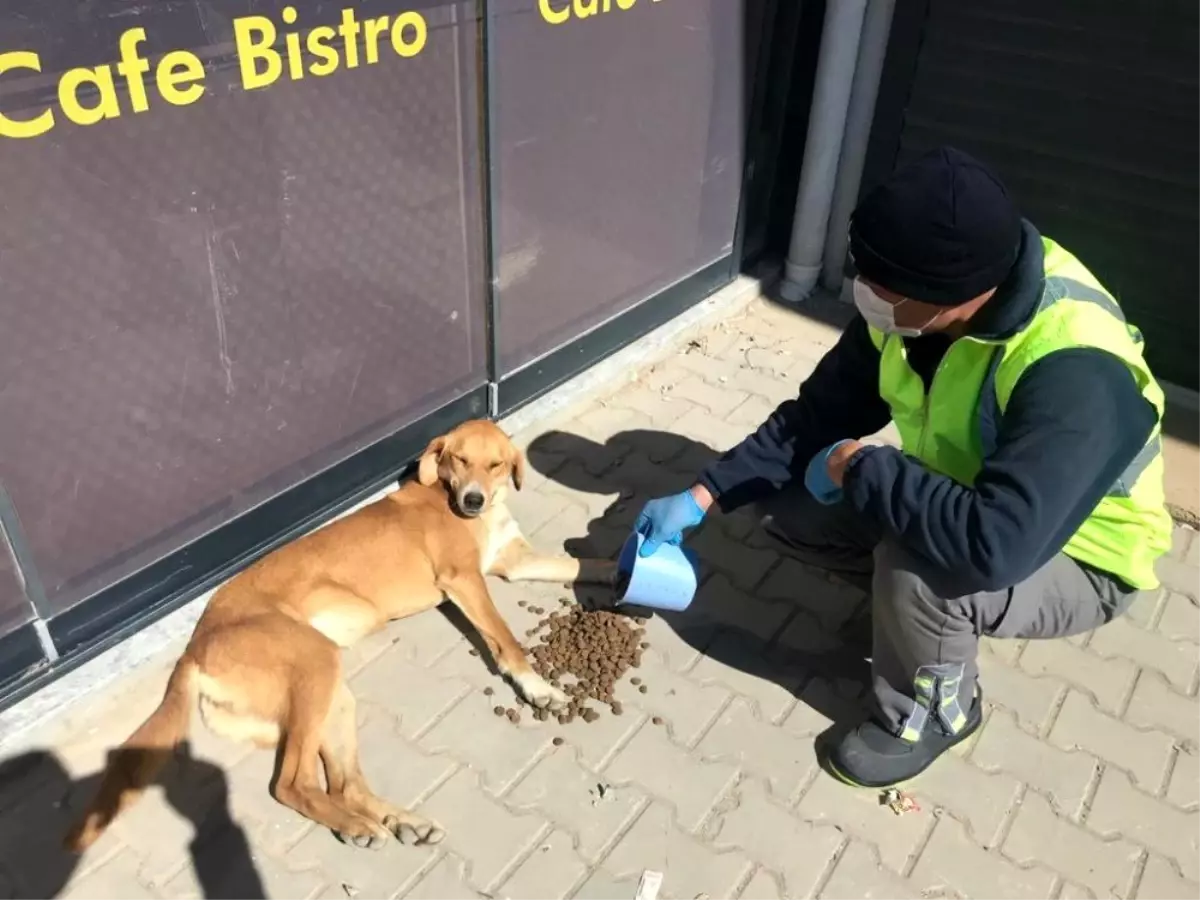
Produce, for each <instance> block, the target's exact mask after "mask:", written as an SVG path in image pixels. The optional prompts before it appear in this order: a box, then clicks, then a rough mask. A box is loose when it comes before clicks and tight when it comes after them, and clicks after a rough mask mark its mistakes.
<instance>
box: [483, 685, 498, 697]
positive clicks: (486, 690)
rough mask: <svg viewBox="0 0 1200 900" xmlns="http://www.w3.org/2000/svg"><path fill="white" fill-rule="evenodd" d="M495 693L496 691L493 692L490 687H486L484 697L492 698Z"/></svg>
mask: <svg viewBox="0 0 1200 900" xmlns="http://www.w3.org/2000/svg"><path fill="white" fill-rule="evenodd" d="M494 693H496V692H495V691H493V690H492V689H491V688H490V687H485V688H484V689H483V696H485V697H490V696H492V694H494Z"/></svg>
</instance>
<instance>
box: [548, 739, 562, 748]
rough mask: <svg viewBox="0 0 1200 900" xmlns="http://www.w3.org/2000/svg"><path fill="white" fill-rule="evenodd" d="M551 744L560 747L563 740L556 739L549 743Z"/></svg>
mask: <svg viewBox="0 0 1200 900" xmlns="http://www.w3.org/2000/svg"><path fill="white" fill-rule="evenodd" d="M551 743H552V744H554V746H555V747H561V746H562V745H563V739H562V738H560V737H556V738H555V739H554V740H553V741H551Z"/></svg>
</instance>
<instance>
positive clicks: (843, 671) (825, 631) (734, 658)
mask: <svg viewBox="0 0 1200 900" xmlns="http://www.w3.org/2000/svg"><path fill="white" fill-rule="evenodd" d="M716 455H717V454H716V452H715V451H713V450H712V449H711V448H709V447H707V446H705V445H703V444H701V443H698V442H697V441H694V440H691V439H689V438H687V437H683V436H681V435H677V434H669V433H665V432H659V431H648V430H634V431H626V432H621V433H619V434H616V435H613V436H612V437H611V438H609V439H608V440H607V441H606V442H605V443H603V444H600V443H597V442H596V441H592V440H590V439H588V438H586V437H582V436H580V435H577V434H571V433H568V432H562V431H552V432H547V433H546V434H543V435H541V436H539V437H538V438H536V439H535V440H534V441H533V442H532V443H531V444H530V445H529V447H528V449H527V456H528V460H529V463H530V465H531V466H532V467H533V468H534V469H535V470H537V471H538V472H540V473H542V474H544V475H545V476H546V477H547V478H548V479H550V480H551V481H553V482H556V483H558V484H561V485H563V486H564V487H567V488H569V489H570V490H572V491H578V492H582V493H587V494H596V495H604V496H611V495H612V494H619V496H618V497H617V498H616V499H615V500H614V501H612V502H611V503H609V504H608V505H607V507H606V508H605V509H604V511H603V512H602V513H601V514H600V515H598V516H595V517H594V518H593V519H592V521H591V522H590V524H589V526H588V534H587V536H586V537H582V538H574V539H570V540H567V541H566V542H565V544H564V549H565V550H566V552H567V553H569V554H570V555H572V556H576V557H585V556H599V557H604V558H610V559H611V558H614V557H615V556H616V555H617V553H618V551H619V549H620V547H621V544H622V543H623V542H624V540H625V539H626V537H627V536H628V535H629V533H630V531H631V529H632V528H633V523H634V520H635V519H636V518H637V515H638V512H639V511H640V510H641V508H642V505H643V504H644V503H645V502H646V500H648V499H650V498H653V497H661V496H664V495H666V494H670V493H673V492H675V491H681V490H684V489H686V488H687V487H689V486H690V485H691V484H692V483H693V482H694V480H695V477H696V474H697V473H698V472H699V471H700V470H701V469H702V468H703V467H704V466H705V465H707V464H708V463H709V462H711V461H712V460H713V459H715V458H716ZM687 543H688V545H689V546H691V547H692V548H694V549H696V550H697V551H698V553H699V554H700V558H701V565H702V578H703V582H702V584H701V587H700V589H699V591H698V592H697V595H696V598H695V600H694V601H693V602H692V605H691V606H690V607H689V608H688V609H687V610H686V611H685V612H682V613H661V612H651V611H649V610H645V611H643V610H637V613H638V614H639V615H648V616H649V615H652V616H655V617H656V618H659V619H661V620H662V621H663V622H665V623H666V624H667V625H668V626H669V627H670V628H671V629H672V630H673V631H674V632H675V633H676V634H678V635H679V637H680V638H682V639H683V640H684V641H685V642H687V643H688V644H689V645H691V646H692V647H694V648H696V649H698V650H700V651H701V652H703V653H704V654H705V655H706V656H708V657H709V658H711V659H714V660H715V661H717V662H719V663H722V664H724V665H726V666H728V667H731V668H734V669H737V670H740V671H742V672H745V673H747V674H749V675H753V676H756V677H759V678H763V679H768V680H772V681H775V682H776V683H777V684H780V685H781V686H784V687H785V688H787V689H788V690H791V691H792V692H793V693H794V694H795V695H796V696H797V697H799V698H800V699H801V700H802V701H803V702H805V703H807V704H809V705H810V706H812V707H813V708H814V709H815V710H816V711H817V712H819V713H820V714H821V715H823V716H825V717H826V718H828V719H831V720H833V721H834V722H835V723H838V724H839V725H844V724H845V723H846V722H848V721H851V720H853V719H856V718H857V717H858V716H860V715H861V708H860V706H859V703H858V702H857V699H858V698H859V697H860V696H861V695H862V693H863V690H864V689H865V688H866V686H867V684H868V678H869V665H868V663H867V662H866V642H865V641H864V639H863V635H862V634H861V633H857V632H856V631H855V629H854V628H853V627H852V626H853V625H854V623H855V616H856V613H859V612H861V610H862V607H863V604H864V603H865V601H866V597H865V595H863V594H862V593H861V591H858V590H856V589H854V588H851V587H850V586H848V585H845V584H840V583H835V582H834V581H832V580H830V579H829V578H828V577H827V576H826V575H825V573H823V572H819V571H818V570H815V569H810V568H806V567H803V566H801V565H800V563H798V562H794V561H793V563H792V565H793V566H794V568H789V569H788V573H789V577H790V576H791V575H794V576H795V578H796V581H795V584H794V591H793V590H791V589H789V590H787V591H786V593H787V595H788V596H786V597H779V598H778V599H774V600H769V599H766V598H763V597H761V596H756V597H754V600H755V604H754V605H755V607H756V609H755V610H749V609H747V605H748V603H747V600H746V595H745V594H743V593H742V592H741V590H739V589H736V588H734V587H733V585H734V584H740V585H741V586H742V587H750V586H752V585H754V584H755V583H757V582H759V581H761V580H762V578H763V576H765V575H766V574H767V571H766V570H767V569H768V568H769V567H770V564H771V562H773V561H774V558H775V557H773V556H772V554H776V553H785V552H786V551H785V550H784V549H783V548H782V547H781V546H780V545H779V544H777V543H775V542H774V541H773V540H772V539H771V538H770V537H769V536H767V535H766V533H765V532H763V531H762V529H761V528H759V526H758V522H757V519H756V518H755V517H754V516H753V514H752V513H751V512H750V511H748V510H745V511H744V510H739V511H737V512H735V513H733V514H730V515H712V516H710V517H709V520H708V521H706V522H705V523H704V524H703V525H702V526H701V527H700V528H698V529H696V530H695V531H694V532H692V533H690V534H689V536H688V539H687ZM756 569H757V570H756ZM792 586H793V585H789V588H790V587H792ZM576 595H577V599H578V600H579V601H580V602H581V603H583V604H585V605H589V606H596V605H604V604H606V603H610V602H611V592H609V591H607V590H606V589H596V588H592V587H578V588H576ZM758 601H761V603H760V602H758ZM776 606H782V607H784V608H783V609H781V610H777V611H778V612H780V613H781V615H779V616H773V615H771V616H768V617H767V620H768V621H784V622H786V623H788V624H785V625H784V626H782V627H780V628H773V627H772V626H766V627H764V626H763V624H762V622H761V621H756V619H761V618H762V617H761V616H760V615H758V613H761V611H762V609H763V608H764V607H766V608H768V609H770V608H771V607H776ZM785 632H786V633H787V634H788V636H789V639H788V640H787V641H786V642H783V641H781V639H780V638H781V635H782V634H784V633H785ZM816 682H820V683H821V684H816ZM828 685H837V690H826V689H824V687H825V686H828ZM813 688H817V689H813Z"/></svg>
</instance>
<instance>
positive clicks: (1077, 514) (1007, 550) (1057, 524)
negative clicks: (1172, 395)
mask: <svg viewBox="0 0 1200 900" xmlns="http://www.w3.org/2000/svg"><path fill="white" fill-rule="evenodd" d="M1157 420H1158V416H1157V413H1156V411H1155V409H1154V407H1153V406H1151V405H1150V404H1149V403H1148V402H1147V401H1146V400H1145V399H1144V398H1143V397H1142V395H1141V392H1140V391H1139V390H1138V388H1137V384H1136V383H1135V381H1134V379H1133V374H1132V373H1131V372H1130V371H1129V369H1128V367H1127V366H1126V365H1125V364H1124V363H1123V362H1122V361H1121V360H1119V359H1118V358H1117V357H1115V356H1112V355H1111V354H1109V353H1106V352H1104V351H1102V350H1096V349H1092V348H1081V349H1072V350H1061V351H1058V352H1056V353H1053V354H1051V355H1049V356H1047V357H1045V358H1044V359H1042V360H1040V361H1038V362H1037V363H1035V364H1034V365H1033V366H1031V367H1030V368H1029V370H1028V371H1026V372H1025V373H1024V374H1023V375H1022V376H1021V379H1020V381H1018V383H1017V385H1016V387H1015V388H1014V390H1013V394H1012V397H1011V398H1010V400H1009V404H1008V408H1007V409H1006V410H1005V413H1004V416H1003V420H1002V422H1001V423H1000V426H999V429H998V439H997V446H996V449H995V451H994V452H993V453H992V455H991V456H990V457H989V458H988V459H986V460H985V461H984V463H983V467H982V469H981V470H980V472H979V474H978V475H977V476H976V479H975V483H974V486H973V487H966V486H963V485H961V484H959V483H958V482H955V481H954V480H952V479H950V478H947V477H945V476H944V475H939V474H937V473H935V472H931V471H929V470H928V469H926V468H925V467H924V466H923V465H921V464H920V463H919V462H917V461H916V460H914V459H911V458H909V457H906V456H904V455H902V454H901V453H900V452H899V451H897V450H894V449H892V448H890V447H884V448H867V449H865V450H862V451H860V452H859V453H858V454H856V455H855V457H854V458H853V459H852V460H851V462H850V464H849V466H848V467H847V470H846V477H845V481H844V488H845V494H846V500H847V502H849V503H851V504H852V505H853V506H854V507H855V508H856V509H857V510H859V511H860V512H861V513H863V514H864V515H866V516H869V517H870V518H871V519H872V520H874V521H875V522H876V523H878V525H879V527H880V528H881V529H882V531H883V533H884V534H885V535H890V536H891V537H893V538H894V539H897V540H898V541H899V542H900V543H901V544H902V545H903V546H904V547H906V548H907V549H909V550H910V551H912V552H914V553H916V554H918V555H920V556H922V557H924V558H925V559H927V560H928V561H929V562H930V563H932V564H933V565H934V566H935V567H937V569H938V570H939V571H940V572H941V573H942V575H943V576H944V578H945V583H946V585H947V586H948V587H950V588H953V589H956V590H957V591H959V592H960V593H963V594H966V593H972V592H975V591H981V590H1002V589H1004V588H1008V587H1012V586H1013V585H1015V584H1017V583H1019V582H1020V581H1022V580H1024V579H1025V578H1027V577H1028V576H1030V575H1031V574H1033V572H1035V571H1036V570H1037V569H1038V568H1040V567H1041V566H1042V565H1043V564H1045V563H1046V562H1047V561H1049V560H1050V559H1051V558H1052V557H1054V556H1055V555H1056V554H1057V553H1059V552H1060V551H1061V550H1062V548H1063V546H1064V545H1065V544H1066V542H1067V541H1068V540H1069V539H1070V537H1071V535H1072V534H1074V532H1075V531H1076V530H1077V529H1078V528H1079V526H1080V525H1082V524H1083V522H1084V521H1085V520H1086V519H1087V517H1088V516H1089V515H1091V513H1092V511H1093V510H1094V509H1095V508H1096V505H1097V504H1098V503H1099V502H1100V500H1101V499H1102V498H1103V497H1104V496H1105V494H1107V493H1108V491H1109V489H1110V488H1111V487H1112V485H1113V483H1114V482H1115V481H1116V480H1117V478H1118V477H1119V476H1120V475H1121V473H1122V472H1123V471H1124V470H1125V468H1126V467H1127V466H1128V465H1129V463H1130V462H1132V461H1133V458H1134V457H1135V456H1136V455H1137V453H1138V452H1139V451H1140V450H1141V449H1142V448H1143V447H1144V446H1145V444H1146V441H1147V440H1148V439H1149V436H1150V433H1151V432H1152V431H1153V429H1154V426H1155V424H1156V422H1157Z"/></svg>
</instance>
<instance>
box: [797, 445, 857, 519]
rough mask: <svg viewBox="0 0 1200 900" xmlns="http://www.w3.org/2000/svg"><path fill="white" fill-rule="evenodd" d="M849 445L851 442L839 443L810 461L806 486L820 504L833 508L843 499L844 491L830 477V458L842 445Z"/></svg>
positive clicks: (806, 474) (822, 451) (805, 479)
mask: <svg viewBox="0 0 1200 900" xmlns="http://www.w3.org/2000/svg"><path fill="white" fill-rule="evenodd" d="M848 443H850V442H849V441H838V442H837V443H836V444H830V445H829V446H828V447H826V448H825V449H824V450H821V451H820V452H819V453H817V455H816V456H814V457H813V458H812V459H811V460H810V461H809V463H808V468H807V469H805V471H804V486H805V487H806V488H808V492H809V493H810V494H812V495H813V496H814V497H815V498H816V499H817V502H818V503H821V504H823V505H825V506H831V505H833V504H834V503H837V502H838V501H839V500H841V499H842V489H841V488H840V487H838V486H837V485H836V484H834V483H833V479H831V478H830V477H829V456H830V454H832V453H833V451H834V450H836V449H837V448H838V447H840V446H842V444H848Z"/></svg>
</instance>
